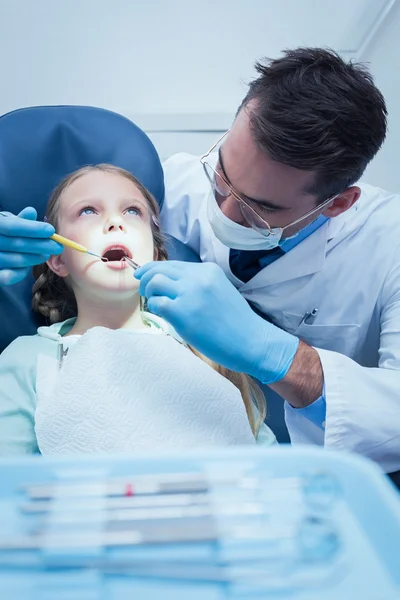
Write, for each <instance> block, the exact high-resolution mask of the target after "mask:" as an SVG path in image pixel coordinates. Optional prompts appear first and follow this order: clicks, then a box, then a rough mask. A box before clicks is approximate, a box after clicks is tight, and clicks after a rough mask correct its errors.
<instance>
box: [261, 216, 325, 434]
mask: <svg viewBox="0 0 400 600" xmlns="http://www.w3.org/2000/svg"><path fill="white" fill-rule="evenodd" d="M327 221H328V217H324V216H323V215H321V216H319V217H318V219H316V220H315V221H313V223H310V225H307V227H305V228H304V229H302V230H301V231H300V232H299V233H298V234H297V235H296V236H295V237H293V238H290V239H288V240H283V241H282V242H281V243H280V244H279V246H280V248H281V250H282V251H283V252H285V253H286V252H290V250H292V248H294V247H295V246H297V244H300V242H302V241H303V240H305V239H306V238H307V237H308V236H309V235H311V234H312V233H314V231H316V230H317V229H319V228H320V227H321V226H322V225H323V224H324V223H326V222H327ZM277 258H278V257H277V256H273V254H268V255H267V256H265V257H264V258H261V259H260V261H259V262H260V265H261V266H262V267H266V266H267V265H269V264H270V263H271V262H273V261H274V260H276V259H277ZM296 410H298V411H299V412H300V413H301V414H302V415H303V416H304V417H305V418H306V419H307V420H308V421H311V423H313V424H314V425H316V426H317V427H319V428H320V429H325V420H326V398H325V386H324V389H323V392H322V396H320V398H318V399H317V400H315V402H313V403H312V404H309V406H306V407H305V408H298V409H296Z"/></svg>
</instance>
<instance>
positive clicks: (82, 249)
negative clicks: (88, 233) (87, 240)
mask: <svg viewBox="0 0 400 600" xmlns="http://www.w3.org/2000/svg"><path fill="white" fill-rule="evenodd" d="M50 239H51V240H54V241H55V242H58V243H59V244H62V245H63V246H68V248H73V249H74V250H78V252H87V248H85V246H82V244H78V243H77V242H73V241H72V240H69V239H68V238H66V237H64V236H62V235H58V233H54V234H53V235H52V236H50Z"/></svg>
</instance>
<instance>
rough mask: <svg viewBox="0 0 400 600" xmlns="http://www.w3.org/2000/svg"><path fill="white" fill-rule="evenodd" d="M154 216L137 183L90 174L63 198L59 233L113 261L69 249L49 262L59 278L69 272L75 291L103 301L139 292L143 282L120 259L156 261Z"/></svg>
mask: <svg viewBox="0 0 400 600" xmlns="http://www.w3.org/2000/svg"><path fill="white" fill-rule="evenodd" d="M151 218H152V216H151V212H150V209H149V206H148V204H147V201H146V199H145V198H144V196H143V195H142V193H141V192H140V191H139V189H138V188H137V187H136V186H135V184H134V183H133V182H131V181H129V180H128V179H126V178H125V177H123V176H121V175H118V174H114V173H107V172H103V171H92V172H90V173H86V174H85V175H82V176H81V177H80V178H79V179H77V180H76V181H74V182H73V183H72V184H70V185H69V187H67V189H66V190H64V192H63V194H62V196H61V198H60V200H59V212H58V225H59V226H58V233H60V235H63V236H65V237H68V238H70V239H71V240H73V241H75V242H78V243H79V244H82V245H84V246H86V247H87V249H88V250H91V251H93V252H95V253H96V254H99V255H100V256H105V257H107V258H108V259H109V261H108V262H103V261H101V260H100V259H97V258H95V257H94V256H90V255H89V254H83V253H81V252H77V251H76V250H72V249H71V248H65V249H64V252H63V253H62V254H61V255H60V256H52V257H51V258H50V260H49V261H48V265H49V267H50V268H51V269H52V270H53V271H54V272H55V273H56V274H57V275H59V276H60V277H68V276H69V277H70V279H71V285H72V288H73V289H74V291H75V292H76V291H77V288H79V289H80V290H82V291H85V292H87V293H89V294H90V295H94V296H96V297H98V298H104V299H106V298H112V297H118V298H119V299H121V296H125V297H128V296H130V295H134V294H136V293H137V290H138V286H139V282H138V281H137V280H136V279H135V278H134V277H133V272H132V269H131V268H130V267H129V266H128V265H127V263H126V262H124V261H121V260H120V259H121V257H122V256H123V255H125V254H127V255H128V256H130V257H131V258H133V259H134V261H135V262H137V263H138V264H139V265H142V264H144V263H146V262H148V261H151V260H154V258H155V250H154V241H153V234H152V230H151ZM85 295H87V294H85Z"/></svg>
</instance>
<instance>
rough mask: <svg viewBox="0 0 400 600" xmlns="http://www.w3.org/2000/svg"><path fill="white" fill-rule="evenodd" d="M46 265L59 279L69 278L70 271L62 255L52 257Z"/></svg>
mask: <svg viewBox="0 0 400 600" xmlns="http://www.w3.org/2000/svg"><path fill="white" fill-rule="evenodd" d="M46 263H47V266H48V267H49V269H51V270H52V271H53V273H55V274H56V275H58V276H59V277H68V275H69V271H68V269H67V267H66V265H65V263H64V260H63V257H62V255H60V254H59V255H57V256H50V258H49V260H47V261H46Z"/></svg>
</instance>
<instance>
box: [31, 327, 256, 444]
mask: <svg viewBox="0 0 400 600" xmlns="http://www.w3.org/2000/svg"><path fill="white" fill-rule="evenodd" d="M55 368H56V371H55ZM39 381H40V378H39ZM51 381H52V382H53V383H52V385H50V388H49V382H51ZM46 382H47V390H48V392H47V393H46V394H41V393H40V389H37V407H36V414H35V431H36V437H37V442H38V446H39V449H40V451H41V453H42V454H76V453H99V452H101V453H104V452H106V453H111V452H116V453H119V452H132V451H164V450H168V449H176V448H195V447H211V446H226V445H235V444H255V439H254V436H253V433H252V431H251V428H250V424H249V422H248V418H247V414H246V410H245V406H244V404H243V400H242V397H241V394H240V392H239V390H238V389H237V388H236V387H235V386H234V385H233V384H232V383H231V382H230V381H228V380H227V379H226V378H224V377H223V376H222V375H219V374H218V373H216V372H215V371H214V370H213V369H212V368H211V367H210V366H209V365H207V364H206V363H205V362H204V361H202V360H201V359H200V358H198V357H197V356H195V355H194V354H193V353H192V352H191V351H190V350H189V349H188V348H186V347H185V346H183V345H182V344H180V343H179V342H177V341H176V340H175V339H173V338H172V337H170V336H167V335H165V334H164V333H162V334H159V335H154V334H152V333H148V332H146V331H126V330H110V329H106V328H104V327H94V328H93V329H90V330H89V331H88V332H86V333H85V334H84V335H83V336H82V337H81V338H79V340H78V341H77V342H76V343H75V344H74V345H73V346H71V347H70V348H69V352H68V356H67V360H65V361H64V363H63V366H62V368H61V369H60V368H59V365H58V363H57V366H56V367H55V366H54V364H53V370H52V369H51V368H50V366H49V365H48V370H47V373H46ZM39 388H40V386H39ZM49 389H50V392H49Z"/></svg>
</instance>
